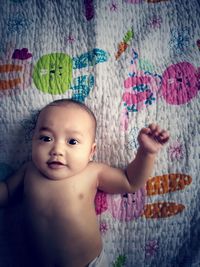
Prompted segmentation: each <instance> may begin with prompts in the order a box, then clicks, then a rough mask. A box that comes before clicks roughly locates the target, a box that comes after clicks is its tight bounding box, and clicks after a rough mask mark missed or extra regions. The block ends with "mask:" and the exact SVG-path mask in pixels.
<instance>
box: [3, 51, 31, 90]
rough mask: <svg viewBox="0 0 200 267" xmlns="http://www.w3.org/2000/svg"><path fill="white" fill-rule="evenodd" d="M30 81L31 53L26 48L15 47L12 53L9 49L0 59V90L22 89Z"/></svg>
mask: <svg viewBox="0 0 200 267" xmlns="http://www.w3.org/2000/svg"><path fill="white" fill-rule="evenodd" d="M31 81H32V54H31V53H30V52H29V51H28V48H22V49H16V50H15V51H14V52H13V53H12V55H11V51H10V49H8V50H7V52H6V54H5V57H4V58H1V59H0V92H1V93H5V92H6V91H7V90H8V89H12V90H13V89H20V90H24V89H26V88H28V87H29V86H30V84H31Z"/></svg>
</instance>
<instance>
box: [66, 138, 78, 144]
mask: <svg viewBox="0 0 200 267" xmlns="http://www.w3.org/2000/svg"><path fill="white" fill-rule="evenodd" d="M68 144H70V145H73V146H74V145H77V144H78V141H77V140H76V139H74V138H71V139H69V140H68Z"/></svg>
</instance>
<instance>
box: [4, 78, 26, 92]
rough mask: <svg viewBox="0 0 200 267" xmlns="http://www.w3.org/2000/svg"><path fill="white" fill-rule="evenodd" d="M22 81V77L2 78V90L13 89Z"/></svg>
mask: <svg viewBox="0 0 200 267" xmlns="http://www.w3.org/2000/svg"><path fill="white" fill-rule="evenodd" d="M20 83H21V79H20V78H16V79H13V80H8V81H6V80H0V90H7V89H12V88H14V87H16V86H18V85H19V84H20Z"/></svg>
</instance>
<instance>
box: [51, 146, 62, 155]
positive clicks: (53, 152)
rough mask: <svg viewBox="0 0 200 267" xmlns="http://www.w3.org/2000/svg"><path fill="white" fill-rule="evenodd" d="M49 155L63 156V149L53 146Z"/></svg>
mask: <svg viewBox="0 0 200 267" xmlns="http://www.w3.org/2000/svg"><path fill="white" fill-rule="evenodd" d="M50 154H51V155H52V156H63V148H62V145H61V144H55V145H54V147H53V148H52V149H51V151H50Z"/></svg>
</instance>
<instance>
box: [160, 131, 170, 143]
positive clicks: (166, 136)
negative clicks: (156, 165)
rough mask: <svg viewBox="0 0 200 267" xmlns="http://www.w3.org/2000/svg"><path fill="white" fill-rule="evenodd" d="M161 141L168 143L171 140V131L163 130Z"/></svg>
mask: <svg viewBox="0 0 200 267" xmlns="http://www.w3.org/2000/svg"><path fill="white" fill-rule="evenodd" d="M159 139H160V141H161V143H166V142H168V140H169V133H168V132H167V131H166V130H162V131H161V132H160V134H159Z"/></svg>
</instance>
